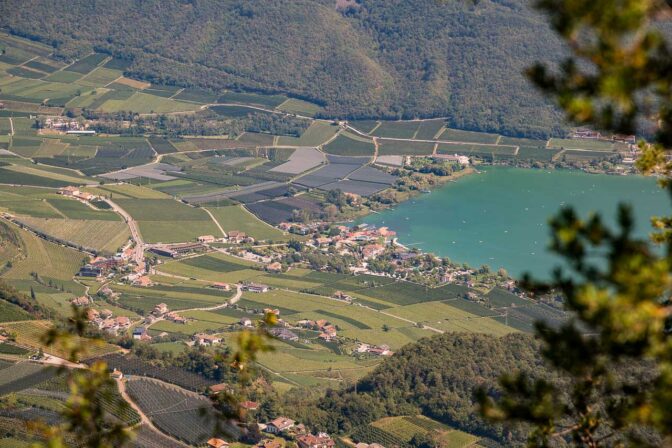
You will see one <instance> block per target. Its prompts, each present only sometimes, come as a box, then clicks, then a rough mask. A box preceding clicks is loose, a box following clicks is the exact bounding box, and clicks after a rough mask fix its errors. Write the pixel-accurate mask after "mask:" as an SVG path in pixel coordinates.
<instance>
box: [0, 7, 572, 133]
mask: <svg viewBox="0 0 672 448" xmlns="http://www.w3.org/2000/svg"><path fill="white" fill-rule="evenodd" d="M339 3H340V4H349V5H350V6H347V7H344V8H340V9H337V7H336V2H335V0H264V1H259V0H252V1H249V0H222V1H213V0H198V1H196V0H148V1H136V0H115V1H112V2H107V1H105V2H104V1H89V0H67V1H66V0H54V1H45V0H7V1H4V2H2V3H1V4H0V27H2V28H4V29H5V30H7V31H10V32H12V33H16V34H19V35H22V36H26V37H30V38H32V39H38V40H41V41H43V42H46V43H49V44H52V45H54V46H55V47H56V54H57V55H59V56H60V57H62V58H65V59H73V58H77V57H82V56H84V55H86V54H88V53H90V52H91V51H93V50H94V49H95V50H97V51H103V52H108V53H110V54H114V55H116V56H119V57H122V58H125V59H127V60H128V61H129V62H130V64H129V65H128V68H127V74H132V75H134V76H135V77H139V78H142V79H146V80H149V81H152V82H157V83H172V84H178V85H181V86H199V87H205V88H210V89H213V90H221V89H222V88H233V89H250V90H258V91H265V92H282V93H287V94H290V95H292V96H296V97H300V98H305V99H309V100H312V101H314V102H317V103H319V104H321V105H323V106H324V107H325V110H326V112H325V113H326V114H328V115H330V116H348V117H376V118H383V117H384V118H401V117H404V118H413V117H428V116H446V117H448V119H449V124H450V125H451V126H453V127H458V128H465V129H475V130H483V131H497V132H501V133H505V134H511V135H515V134H525V135H530V136H532V135H534V136H541V135H546V134H548V133H549V132H552V131H553V130H557V129H558V128H559V123H560V119H559V114H558V113H557V112H556V111H555V110H554V109H553V108H552V107H551V106H550V105H549V103H548V102H546V101H545V100H544V99H543V98H542V97H541V95H539V94H538V93H537V92H536V91H535V90H534V89H533V88H531V87H530V85H529V84H528V83H527V81H526V80H525V79H524V77H523V75H522V74H521V71H522V70H523V68H524V67H526V66H528V65H530V64H531V63H532V62H534V61H536V60H539V59H544V60H546V61H548V60H553V59H554V58H556V57H558V56H559V55H560V44H559V43H558V41H557V39H556V38H555V37H554V36H553V34H552V33H551V32H550V31H549V29H548V26H547V25H546V24H545V22H544V21H543V19H542V18H541V17H540V16H539V15H537V14H536V13H535V12H533V11H532V10H531V9H530V8H529V7H528V6H526V5H527V0H499V1H492V0H483V1H480V2H468V1H465V2H462V1H454V2H445V3H442V4H438V3H437V2H436V1H435V0H416V1H412V2H409V1H407V0H358V2H357V3H355V2H339Z"/></svg>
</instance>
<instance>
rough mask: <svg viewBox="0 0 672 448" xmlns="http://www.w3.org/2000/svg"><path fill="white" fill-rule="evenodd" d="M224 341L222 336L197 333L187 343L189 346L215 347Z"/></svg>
mask: <svg viewBox="0 0 672 448" xmlns="http://www.w3.org/2000/svg"><path fill="white" fill-rule="evenodd" d="M222 341H223V338H222V337H221V336H217V335H214V334H207V333H196V334H195V335H193V336H192V337H191V341H189V342H187V345H189V346H194V345H197V346H203V347H212V346H214V345H219V344H221V343H222Z"/></svg>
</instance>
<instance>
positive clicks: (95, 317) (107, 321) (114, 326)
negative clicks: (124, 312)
mask: <svg viewBox="0 0 672 448" xmlns="http://www.w3.org/2000/svg"><path fill="white" fill-rule="evenodd" d="M70 303H71V304H72V305H74V306H76V307H87V306H90V305H92V304H93V301H92V300H91V299H90V298H88V297H87V296H80V297H76V298H74V299H72V300H71V301H70ZM86 312H87V319H88V321H89V323H90V324H91V325H93V326H95V327H96V328H98V329H99V330H102V331H104V332H106V333H109V334H111V335H114V336H116V335H117V333H118V332H120V331H126V330H128V329H129V328H130V327H131V324H132V322H131V319H130V318H128V317H127V316H117V317H114V313H112V311H110V310H108V309H103V310H100V311H99V310H96V309H93V308H89V309H88V310H87V311H86Z"/></svg>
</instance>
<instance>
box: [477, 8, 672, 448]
mask: <svg viewBox="0 0 672 448" xmlns="http://www.w3.org/2000/svg"><path fill="white" fill-rule="evenodd" d="M536 5H537V7H538V8H539V9H541V10H542V11H543V12H544V13H545V14H546V15H547V16H548V17H549V19H550V23H551V24H552V26H553V28H554V29H555V30H556V31H557V32H558V34H559V35H560V36H561V37H562V38H563V39H564V41H565V42H566V43H567V44H568V47H569V48H570V50H571V56H569V57H568V58H567V59H565V60H564V61H563V62H562V63H561V65H560V70H559V71H556V72H553V71H552V70H550V69H549V68H548V67H547V66H545V65H543V64H537V65H536V66H534V67H532V68H531V69H529V70H528V75H529V77H530V79H531V80H532V81H533V82H534V84H535V85H536V86H538V87H539V88H540V89H541V90H542V91H544V92H545V93H546V94H547V95H549V96H550V97H551V98H553V99H554V100H555V101H556V103H557V104H558V105H559V106H560V108H561V109H562V110H564V111H565V113H566V116H567V117H568V118H569V119H570V120H571V121H573V122H574V123H577V124H580V125H592V126H594V127H596V128H598V129H602V130H606V131H610V132H616V133H633V132H636V131H637V129H638V128H639V127H640V126H641V125H642V123H646V122H649V123H653V124H654V125H655V126H656V127H657V132H656V138H655V141H654V142H653V143H651V144H646V143H643V142H641V143H640V144H639V147H640V149H641V151H642V155H641V157H640V159H639V162H638V165H639V168H640V169H641V170H642V171H643V172H645V173H657V174H660V175H661V176H662V177H661V180H660V184H661V186H662V187H663V188H666V189H667V190H668V191H669V192H670V193H671V194H672V187H671V186H670V185H671V184H670V173H671V172H672V164H671V163H670V162H669V161H668V159H667V158H666V154H667V149H668V148H669V147H670V144H672V55H670V50H669V46H668V43H667V42H666V40H665V37H664V35H663V34H662V33H661V31H660V29H661V23H659V21H660V20H663V19H664V18H665V17H668V16H669V14H670V12H672V11H670V7H669V5H668V4H667V3H666V2H664V1H662V0H599V1H576V0H538V1H537V2H536ZM662 25H664V24H662ZM652 222H653V224H654V227H655V229H656V233H655V234H654V235H653V243H652V242H650V241H644V240H637V239H634V238H633V237H632V228H633V220H632V211H631V210H630V208H629V207H627V206H625V205H622V206H621V207H620V208H619V211H618V229H617V230H613V229H611V228H609V227H608V226H607V225H605V224H604V222H603V220H602V219H601V218H600V217H599V216H593V217H590V218H587V219H582V218H581V217H579V216H578V215H577V213H576V212H574V211H573V210H572V209H571V208H566V209H563V210H562V211H561V212H560V213H559V214H558V215H557V216H555V217H554V218H553V219H552V220H551V230H552V245H551V250H552V251H554V252H555V253H557V254H560V255H561V256H562V257H564V259H565V260H566V262H567V264H568V266H569V267H570V269H571V271H573V272H572V273H571V274H569V275H568V274H567V273H565V272H564V271H563V270H562V269H560V268H558V269H557V270H556V271H555V273H554V280H553V281H552V282H550V283H547V284H541V283H537V282H535V281H533V280H531V279H530V278H529V277H528V278H526V279H525V282H524V283H525V284H526V286H528V287H529V288H531V289H532V290H536V291H539V292H548V291H551V290H554V291H559V292H561V293H562V295H563V296H564V298H565V303H566V307H567V308H568V309H569V310H570V311H571V312H572V313H573V315H574V316H575V318H574V319H573V320H572V321H570V322H569V323H567V324H566V325H564V326H563V327H561V328H558V329H552V328H549V327H548V326H546V325H543V324H541V323H540V324H537V335H538V336H539V338H540V339H541V340H542V341H543V350H542V354H543V356H544V358H545V359H546V361H547V362H548V364H549V365H550V366H551V367H552V368H553V369H554V370H555V371H557V373H558V374H559V376H560V378H562V380H563V381H562V382H561V385H558V383H556V382H549V381H545V380H532V379H531V378H529V377H528V376H525V375H522V374H518V375H509V376H506V377H504V378H503V379H502V386H503V389H504V394H503V395H502V396H499V397H497V398H496V399H494V398H493V396H494V394H492V393H489V391H487V390H481V391H480V399H481V403H482V411H483V413H484V414H485V415H486V416H488V417H490V418H492V419H495V420H505V421H506V420H509V421H511V420H518V421H524V422H528V423H531V424H532V426H533V428H534V430H533V431H532V432H531V434H530V439H529V442H530V445H531V446H551V445H553V444H556V443H559V442H562V443H569V444H571V445H574V446H586V447H601V446H646V445H655V446H660V445H664V446H670V445H671V444H672V338H671V337H670V322H671V316H672V303H671V302H670V298H669V291H670V287H671V286H672V274H671V271H672V232H671V224H672V219H671V218H669V217H663V218H653V219H652ZM654 244H659V245H661V246H662V248H663V249H664V250H662V251H661V250H656V249H655V248H654ZM661 252H662V255H661ZM644 365H646V366H648V367H650V368H652V369H653V370H648V371H652V372H653V373H652V374H651V375H642V374H641V373H640V372H641V371H642V370H640V369H639V368H640V367H642V366H644ZM615 372H628V374H626V375H616V374H615ZM654 432H655V433H656V436H657V437H659V438H656V437H653V438H647V437H645V435H651V434H652V433H654Z"/></svg>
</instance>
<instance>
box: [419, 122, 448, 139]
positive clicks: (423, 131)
mask: <svg viewBox="0 0 672 448" xmlns="http://www.w3.org/2000/svg"><path fill="white" fill-rule="evenodd" d="M443 125H444V121H443V120H423V121H421V122H420V126H419V127H418V130H417V132H416V133H415V138H416V139H417V140H436V139H438V137H439V135H440V134H441V133H442V129H443Z"/></svg>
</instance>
